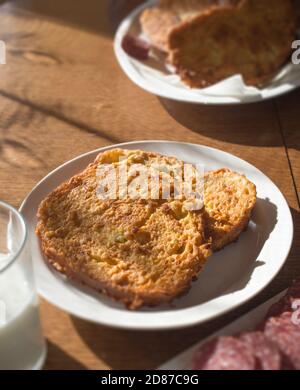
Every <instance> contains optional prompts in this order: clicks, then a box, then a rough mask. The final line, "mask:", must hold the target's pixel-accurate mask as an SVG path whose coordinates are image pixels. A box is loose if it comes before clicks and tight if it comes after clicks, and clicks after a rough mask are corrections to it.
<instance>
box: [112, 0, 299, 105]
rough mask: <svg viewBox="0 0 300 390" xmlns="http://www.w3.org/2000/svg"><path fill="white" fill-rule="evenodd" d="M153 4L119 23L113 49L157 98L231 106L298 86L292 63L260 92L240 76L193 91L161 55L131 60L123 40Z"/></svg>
mask: <svg viewBox="0 0 300 390" xmlns="http://www.w3.org/2000/svg"><path fill="white" fill-rule="evenodd" d="M156 2H157V0H149V1H147V2H145V3H143V4H142V5H141V6H139V7H138V8H136V9H135V10H134V11H133V12H132V13H131V14H130V15H128V16H127V17H126V19H125V20H124V21H123V22H122V23H121V24H120V26H119V28H118V31H117V33H116V36H115V42H114V49H115V53H116V57H117V59H118V62H119V64H120V66H121V68H122V69H123V71H124V72H125V74H126V75H127V76H128V77H129V78H130V79H131V81H133V82H134V83H135V84H136V85H138V86H139V87H140V88H142V89H144V90H146V91H148V92H150V93H153V94H155V95H157V96H161V97H163V98H166V99H172V100H177V101H180V102H189V103H196V104H197V103H198V104H199V103H200V104H212V105H232V104H245V103H253V102H259V101H263V100H267V99H271V98H274V97H278V96H280V95H283V94H285V93H288V92H291V91H293V90H294V89H296V88H297V87H299V86H300V66H299V65H293V64H292V62H291V61H290V63H289V64H287V65H286V66H284V67H283V68H282V69H281V70H279V71H278V74H277V75H276V77H275V78H274V79H273V80H272V81H271V82H270V83H269V84H268V85H267V86H265V87H264V88H263V89H261V90H258V89H257V88H253V87H251V86H246V85H245V84H244V82H243V81H242V80H241V78H240V76H239V75H236V76H233V77H232V78H229V79H226V80H223V81H222V82H220V83H218V84H216V85H214V86H211V87H210V88H206V89H197V88H196V89H195V88H194V89H192V88H189V87H187V86H186V85H184V83H182V82H181V81H180V78H179V77H178V76H177V75H175V74H173V73H170V72H169V71H168V69H167V68H166V66H165V63H164V62H165V61H164V60H162V59H161V58H160V57H161V55H156V56H155V57H153V58H152V57H151V58H150V59H149V60H148V61H145V62H143V61H139V60H136V59H134V58H132V57H130V56H129V55H128V54H127V53H125V51H124V50H123V48H122V41H123V38H124V36H125V35H126V34H130V35H133V36H137V37H139V36H140V35H141V34H142V31H141V26H140V21H139V17H140V14H141V13H142V12H143V11H144V10H145V9H146V8H148V7H151V6H153V5H154V4H155V3H156ZM295 39H296V38H295ZM291 45H292V42H291Z"/></svg>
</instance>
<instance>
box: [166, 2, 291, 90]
mask: <svg viewBox="0 0 300 390" xmlns="http://www.w3.org/2000/svg"><path fill="white" fill-rule="evenodd" d="M295 34H296V28H295V16H294V9H293V5H292V2H291V0H274V1H272V6H270V1H269V0H242V1H241V2H240V3H238V5H235V6H223V7H215V8H214V9H210V10H208V11H204V12H202V13H201V14H199V15H197V16H196V17H194V18H192V19H189V20H187V21H184V22H182V23H180V25H178V26H177V27H175V28H173V29H172V31H171V32H170V33H169V34H168V50H169V51H170V56H169V61H170V63H171V64H172V65H173V66H174V67H175V68H176V70H177V73H178V74H179V75H180V77H181V79H182V80H183V82H185V83H186V84H187V85H189V86H190V87H192V88H203V87H207V86H210V85H212V84H215V83H217V82H218V81H221V80H223V79H225V78H227V77H229V76H232V75H234V74H241V75H242V76H243V77H244V80H245V82H246V84H249V85H253V86H258V87H259V86H262V85H263V84H264V83H266V82H267V81H269V80H270V79H271V78H272V76H274V74H275V73H276V72H277V71H278V70H279V69H280V67H281V66H282V65H284V63H285V62H286V61H287V60H288V58H289V56H290V54H291V43H292V41H293V40H294V39H295Z"/></svg>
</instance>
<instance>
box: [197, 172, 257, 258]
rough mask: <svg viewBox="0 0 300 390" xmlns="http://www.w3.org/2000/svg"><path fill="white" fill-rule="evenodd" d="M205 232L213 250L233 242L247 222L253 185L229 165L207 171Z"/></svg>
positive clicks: (253, 189)
mask: <svg viewBox="0 0 300 390" xmlns="http://www.w3.org/2000/svg"><path fill="white" fill-rule="evenodd" d="M204 189H205V192H204V209H205V211H204V215H205V223H206V229H207V230H206V234H207V236H208V237H211V239H212V247H213V250H214V251H218V250H220V249H222V248H224V247H225V246H226V245H228V244H230V243H232V242H234V241H235V240H236V239H237V238H238V237H239V236H240V234H241V233H242V232H243V231H244V230H245V229H246V227H247V226H248V223H249V220H250V217H251V212H252V210H253V208H254V206H255V204H256V187H255V185H254V184H253V183H251V182H250V181H249V180H248V179H247V178H246V177H245V176H243V175H240V174H238V173H235V172H232V171H231V170H229V169H220V170H217V171H212V172H208V173H207V174H206V175H205V185H204Z"/></svg>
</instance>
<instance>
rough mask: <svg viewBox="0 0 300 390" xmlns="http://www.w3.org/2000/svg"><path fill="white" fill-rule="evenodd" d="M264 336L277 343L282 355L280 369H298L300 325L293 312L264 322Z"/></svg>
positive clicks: (299, 367) (299, 368) (299, 366)
mask: <svg viewBox="0 0 300 390" xmlns="http://www.w3.org/2000/svg"><path fill="white" fill-rule="evenodd" d="M264 333H265V336H266V337H267V338H268V339H269V340H271V341H272V342H273V343H274V344H276V345H277V347H278V349H279V350H280V352H281V355H282V369H285V370H291V369H294V370H300V325H297V324H296V323H294V320H293V313H283V314H282V315H281V316H280V317H271V318H270V319H269V320H268V321H267V322H266V324H265V329H264Z"/></svg>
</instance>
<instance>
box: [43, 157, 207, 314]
mask: <svg viewBox="0 0 300 390" xmlns="http://www.w3.org/2000/svg"><path fill="white" fill-rule="evenodd" d="M120 157H122V158H127V160H126V161H127V164H128V165H130V164H133V163H138V164H145V165H150V164H152V163H153V162H155V163H158V164H159V165H160V166H164V163H165V162H166V161H167V163H168V164H172V165H173V164H176V163H177V162H178V160H176V159H172V158H170V159H169V158H167V157H163V156H160V155H157V154H155V153H150V152H141V151H124V150H121V149H115V150H112V151H108V152H104V153H102V154H100V155H99V156H98V157H97V159H96V160H95V162H94V163H92V164H91V165H90V166H89V167H88V168H87V169H86V170H84V171H83V172H82V173H80V174H78V175H76V176H74V177H73V178H72V179H71V180H70V181H69V182H66V183H64V184H62V185H60V186H59V187H58V188H57V189H56V190H54V191H53V192H52V193H51V194H50V195H49V196H48V197H47V198H46V199H45V200H44V201H43V202H42V204H41V205H40V208H39V211H38V226H37V229H36V232H37V234H38V236H39V238H40V242H41V247H42V251H43V253H44V256H45V259H46V261H47V262H48V263H49V265H50V266H51V267H53V268H54V269H56V270H57V271H59V272H61V273H63V274H65V275H66V276H67V277H69V278H71V279H74V280H76V281H78V282H81V283H83V284H86V285H88V286H90V287H92V288H94V289H96V290H98V291H101V292H102V293H104V294H106V295H108V296H110V297H112V298H114V299H116V300H119V301H121V302H123V303H124V304H125V305H126V306H127V307H128V308H131V309H137V308H139V307H140V306H144V305H147V306H156V305H159V304H162V303H165V302H170V301H172V300H173V299H174V298H176V297H177V296H180V295H181V294H183V293H185V292H186V291H188V290H189V288H190V286H191V283H192V281H193V280H194V279H195V278H197V276H198V274H199V272H200V271H201V270H202V268H203V266H204V264H205V262H206V260H207V258H208V257H209V255H210V254H211V251H210V242H209V240H207V239H206V237H205V226H204V219H203V216H202V214H203V212H202V211H201V210H200V211H198V212H189V211H187V210H186V209H185V208H184V207H183V202H182V201H180V200H172V199H171V200H166V201H164V200H149V199H136V200H132V199H129V198H127V199H116V200H113V199H107V200H103V199H99V196H98V193H97V188H98V184H99V176H98V172H99V166H100V167H101V166H103V165H105V164H113V165H114V166H117V165H118V164H120V162H119V159H120Z"/></svg>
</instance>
